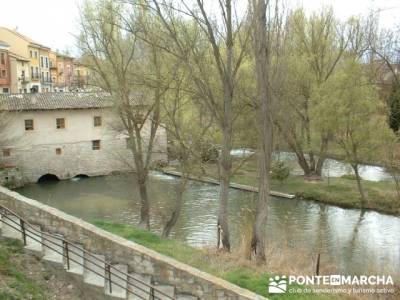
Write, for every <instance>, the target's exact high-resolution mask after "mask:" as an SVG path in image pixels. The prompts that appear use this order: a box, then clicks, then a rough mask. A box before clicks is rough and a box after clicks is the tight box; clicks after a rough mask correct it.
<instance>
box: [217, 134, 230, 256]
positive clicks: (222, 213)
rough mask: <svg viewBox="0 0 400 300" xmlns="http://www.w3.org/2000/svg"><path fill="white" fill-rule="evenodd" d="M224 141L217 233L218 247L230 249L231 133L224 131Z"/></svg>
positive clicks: (221, 159)
mask: <svg viewBox="0 0 400 300" xmlns="http://www.w3.org/2000/svg"><path fill="white" fill-rule="evenodd" d="M225 130H227V129H225ZM223 139H224V143H223V147H222V151H221V158H220V192H219V212H218V224H217V234H218V241H217V247H218V248H222V249H224V250H227V251H230V248H231V245H230V236H229V226H228V199H229V185H230V180H231V168H232V161H231V155H230V152H231V148H232V141H231V135H230V134H228V133H224V138H223Z"/></svg>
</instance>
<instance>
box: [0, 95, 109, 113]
mask: <svg viewBox="0 0 400 300" xmlns="http://www.w3.org/2000/svg"><path fill="white" fill-rule="evenodd" d="M111 106H112V101H111V97H110V94H107V93H64V92H63V93H31V94H14V95H0V108H1V109H2V110H7V111H34V110H58V109H90V108H104V107H111Z"/></svg>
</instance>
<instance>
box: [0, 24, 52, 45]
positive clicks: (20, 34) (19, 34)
mask: <svg viewBox="0 0 400 300" xmlns="http://www.w3.org/2000/svg"><path fill="white" fill-rule="evenodd" d="M0 28H1V29H5V30H8V31H9V32H11V33H13V34H15V35H17V36H19V37H20V38H22V39H24V40H25V41H27V42H28V43H30V44H32V45H33V46H36V47H39V48H46V49H50V48H49V47H47V46H44V45H42V44H40V43H38V42H36V41H34V40H32V39H31V38H29V37H27V36H26V35H23V34H22V33H19V32H18V31H16V30H12V29H9V28H7V27H2V26H0Z"/></svg>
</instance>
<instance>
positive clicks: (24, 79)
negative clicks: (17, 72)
mask: <svg viewBox="0 0 400 300" xmlns="http://www.w3.org/2000/svg"><path fill="white" fill-rule="evenodd" d="M18 80H19V81H20V82H21V83H22V84H26V83H28V82H30V81H31V79H30V78H29V76H25V75H21V77H19V78H18Z"/></svg>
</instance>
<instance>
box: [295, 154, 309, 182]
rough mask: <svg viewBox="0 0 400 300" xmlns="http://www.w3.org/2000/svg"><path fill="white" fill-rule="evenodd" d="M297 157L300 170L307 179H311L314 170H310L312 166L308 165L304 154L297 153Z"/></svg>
mask: <svg viewBox="0 0 400 300" xmlns="http://www.w3.org/2000/svg"><path fill="white" fill-rule="evenodd" d="M295 154H296V157H297V163H298V164H299V166H300V168H301V169H302V170H303V172H304V176H305V177H310V176H311V174H312V170H311V169H310V166H309V165H308V162H307V160H306V158H305V157H304V154H303V153H299V152H297V151H296V152H295Z"/></svg>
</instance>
